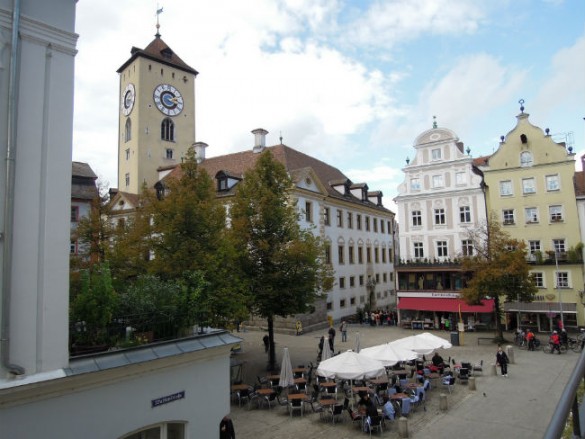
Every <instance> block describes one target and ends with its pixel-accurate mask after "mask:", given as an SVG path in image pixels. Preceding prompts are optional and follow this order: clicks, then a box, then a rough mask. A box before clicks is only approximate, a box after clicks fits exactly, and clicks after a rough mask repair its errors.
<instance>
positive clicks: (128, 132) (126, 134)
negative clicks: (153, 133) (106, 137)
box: [124, 118, 132, 142]
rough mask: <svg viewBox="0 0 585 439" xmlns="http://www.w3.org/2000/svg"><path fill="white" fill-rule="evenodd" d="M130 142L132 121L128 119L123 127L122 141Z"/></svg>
mask: <svg viewBox="0 0 585 439" xmlns="http://www.w3.org/2000/svg"><path fill="white" fill-rule="evenodd" d="M130 140H132V121H131V120H130V118H128V119H126V126H125V127H124V141H125V142H128V141H130Z"/></svg>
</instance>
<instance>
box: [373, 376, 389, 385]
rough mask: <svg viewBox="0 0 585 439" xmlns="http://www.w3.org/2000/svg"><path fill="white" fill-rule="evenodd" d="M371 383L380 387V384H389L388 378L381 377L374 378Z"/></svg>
mask: <svg viewBox="0 0 585 439" xmlns="http://www.w3.org/2000/svg"><path fill="white" fill-rule="evenodd" d="M370 383H372V384H374V385H376V386H377V385H378V384H387V383H388V378H387V377H380V378H374V379H373V380H370Z"/></svg>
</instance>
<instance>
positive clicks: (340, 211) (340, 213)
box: [337, 209, 343, 227]
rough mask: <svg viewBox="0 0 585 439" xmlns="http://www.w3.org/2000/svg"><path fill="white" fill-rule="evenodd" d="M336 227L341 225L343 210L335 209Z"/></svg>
mask: <svg viewBox="0 0 585 439" xmlns="http://www.w3.org/2000/svg"><path fill="white" fill-rule="evenodd" d="M337 227H343V211H342V210H340V209H337Z"/></svg>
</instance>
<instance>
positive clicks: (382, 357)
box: [360, 343, 418, 366]
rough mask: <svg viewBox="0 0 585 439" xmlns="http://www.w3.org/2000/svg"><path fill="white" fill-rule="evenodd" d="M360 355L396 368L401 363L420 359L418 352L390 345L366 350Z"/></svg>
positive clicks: (386, 344)
mask: <svg viewBox="0 0 585 439" xmlns="http://www.w3.org/2000/svg"><path fill="white" fill-rule="evenodd" d="M360 355H365V356H366V357H370V358H373V359H374V360H378V361H381V362H382V364H383V365H384V366H394V365H395V364H396V363H398V362H400V361H410V360H416V359H417V358H418V354H417V353H416V352H414V351H411V350H410V349H406V348H404V347H401V346H398V345H392V344H390V343H385V344H381V345H378V346H372V347H371V348H364V349H362V351H361V352H360Z"/></svg>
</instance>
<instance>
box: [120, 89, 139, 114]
mask: <svg viewBox="0 0 585 439" xmlns="http://www.w3.org/2000/svg"><path fill="white" fill-rule="evenodd" d="M135 97H136V89H135V88H134V84H132V83H130V84H128V85H127V86H126V88H125V89H124V91H123V92H122V113H124V116H128V115H129V114H130V113H131V112H132V108H134V98H135Z"/></svg>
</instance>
